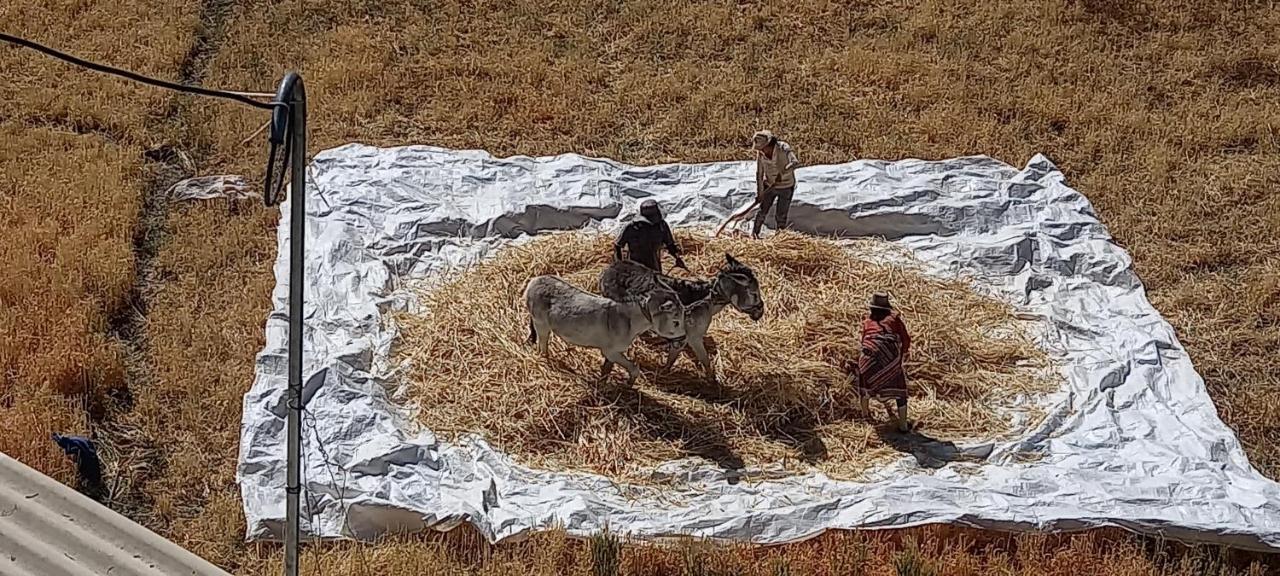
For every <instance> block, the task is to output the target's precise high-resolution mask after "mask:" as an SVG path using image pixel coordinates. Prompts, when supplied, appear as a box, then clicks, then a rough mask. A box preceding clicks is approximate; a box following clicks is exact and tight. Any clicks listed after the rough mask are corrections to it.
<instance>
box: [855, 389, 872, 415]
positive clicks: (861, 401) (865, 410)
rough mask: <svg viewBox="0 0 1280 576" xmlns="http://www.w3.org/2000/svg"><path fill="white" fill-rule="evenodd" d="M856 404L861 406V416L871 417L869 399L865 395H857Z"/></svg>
mask: <svg viewBox="0 0 1280 576" xmlns="http://www.w3.org/2000/svg"><path fill="white" fill-rule="evenodd" d="M858 406H859V407H860V408H862V417H863V418H867V419H871V417H872V416H871V399H870V398H868V397H867V396H865V395H859V396H858Z"/></svg>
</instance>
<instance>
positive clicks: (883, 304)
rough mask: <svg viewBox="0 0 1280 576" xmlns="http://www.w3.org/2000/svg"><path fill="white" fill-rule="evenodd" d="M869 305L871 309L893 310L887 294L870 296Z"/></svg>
mask: <svg viewBox="0 0 1280 576" xmlns="http://www.w3.org/2000/svg"><path fill="white" fill-rule="evenodd" d="M870 307H871V308H872V309H873V310H893V306H891V305H890V304H889V295H888V294H876V295H874V296H872V297H871V303H870Z"/></svg>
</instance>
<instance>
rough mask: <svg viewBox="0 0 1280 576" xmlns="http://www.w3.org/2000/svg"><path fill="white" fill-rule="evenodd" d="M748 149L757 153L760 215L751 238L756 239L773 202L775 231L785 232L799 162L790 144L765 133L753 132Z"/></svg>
mask: <svg viewBox="0 0 1280 576" xmlns="http://www.w3.org/2000/svg"><path fill="white" fill-rule="evenodd" d="M751 147H752V148H755V150H756V198H757V199H758V200H759V201H760V212H759V213H757V214H756V221H755V226H754V227H752V229H751V236H752V237H754V238H759V237H760V229H761V228H762V227H764V219H765V217H767V216H768V215H769V209H770V208H773V206H774V203H775V202H776V203H777V206H778V208H777V211H776V212H775V213H774V217H775V219H776V220H777V224H778V228H777V229H778V230H784V229H786V227H787V213H788V212H790V211H791V197H792V196H793V195H794V194H795V191H796V168H799V167H800V160H799V159H797V158H796V153H795V151H794V150H792V149H791V145H790V144H787V143H786V142H783V141H781V140H779V139H778V137H777V136H774V134H773V132H770V131H768V130H761V131H759V132H756V133H755V135H754V136H752V137H751Z"/></svg>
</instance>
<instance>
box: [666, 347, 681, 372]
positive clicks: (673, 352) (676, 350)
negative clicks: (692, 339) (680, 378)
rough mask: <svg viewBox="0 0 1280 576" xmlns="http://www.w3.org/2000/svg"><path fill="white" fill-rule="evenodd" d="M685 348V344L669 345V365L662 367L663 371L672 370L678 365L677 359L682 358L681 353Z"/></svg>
mask: <svg viewBox="0 0 1280 576" xmlns="http://www.w3.org/2000/svg"><path fill="white" fill-rule="evenodd" d="M684 346H685V344H684V342H680V343H678V344H668V345H667V363H666V364H664V365H663V366H662V370H663V371H667V370H670V369H671V367H672V366H675V365H676V359H678V358H680V352H681V351H682V350H684Z"/></svg>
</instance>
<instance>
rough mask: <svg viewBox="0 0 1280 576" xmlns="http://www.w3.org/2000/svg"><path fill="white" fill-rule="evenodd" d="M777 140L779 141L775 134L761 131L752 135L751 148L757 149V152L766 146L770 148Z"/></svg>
mask: <svg viewBox="0 0 1280 576" xmlns="http://www.w3.org/2000/svg"><path fill="white" fill-rule="evenodd" d="M777 140H778V137H777V136H774V135H773V132H770V131H768V130H761V131H759V132H756V133H755V134H752V135H751V147H752V148H755V149H756V150H760V149H762V148H764V147H765V146H768V145H769V143H771V142H776V141H777Z"/></svg>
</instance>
